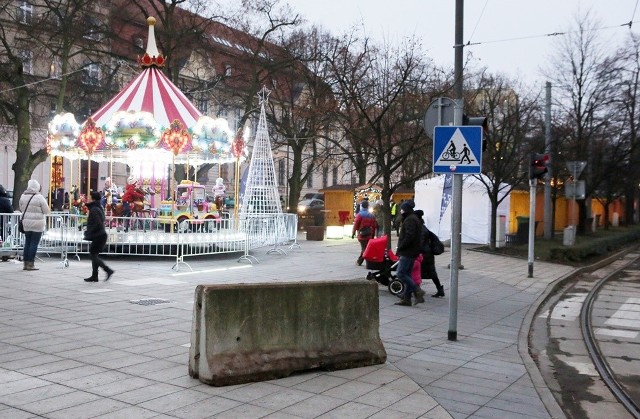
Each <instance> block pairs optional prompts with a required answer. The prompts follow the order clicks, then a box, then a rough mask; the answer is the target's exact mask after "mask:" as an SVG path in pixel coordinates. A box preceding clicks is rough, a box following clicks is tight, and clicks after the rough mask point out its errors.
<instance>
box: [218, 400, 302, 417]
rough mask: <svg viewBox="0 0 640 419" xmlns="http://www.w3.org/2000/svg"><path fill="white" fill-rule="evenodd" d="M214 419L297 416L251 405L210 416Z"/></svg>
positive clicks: (243, 405)
mask: <svg viewBox="0 0 640 419" xmlns="http://www.w3.org/2000/svg"><path fill="white" fill-rule="evenodd" d="M212 417H213V418H215V419H238V418H264V417H272V418H281V419H287V418H297V416H294V415H289V414H287V413H284V412H283V411H279V412H274V411H272V410H269V409H265V408H264V407H258V406H254V405H252V404H242V405H240V406H237V407H234V408H233V409H229V410H225V411H224V412H222V413H218V414H216V415H214V416H212Z"/></svg>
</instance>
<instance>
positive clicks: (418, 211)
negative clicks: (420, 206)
mask: <svg viewBox="0 0 640 419" xmlns="http://www.w3.org/2000/svg"><path fill="white" fill-rule="evenodd" d="M413 213H414V214H415V215H417V216H418V218H422V217H423V216H424V211H422V210H415V211H414V212H413Z"/></svg>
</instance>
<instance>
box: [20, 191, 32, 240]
mask: <svg viewBox="0 0 640 419" xmlns="http://www.w3.org/2000/svg"><path fill="white" fill-rule="evenodd" d="M34 196H36V194H33V195H31V198H30V199H29V202H27V206H26V207H24V212H23V213H22V216H21V217H20V221H18V231H19V232H20V233H22V234H24V223H23V222H22V220H24V214H25V213H26V212H27V209H29V204H30V203H31V200H32V199H33V197H34Z"/></svg>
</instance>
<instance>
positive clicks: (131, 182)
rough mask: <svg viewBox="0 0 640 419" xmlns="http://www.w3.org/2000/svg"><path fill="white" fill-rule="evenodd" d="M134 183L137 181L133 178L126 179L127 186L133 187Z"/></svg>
mask: <svg viewBox="0 0 640 419" xmlns="http://www.w3.org/2000/svg"><path fill="white" fill-rule="evenodd" d="M136 183H138V179H136V178H134V177H133V176H129V179H127V184H129V185H135V184H136Z"/></svg>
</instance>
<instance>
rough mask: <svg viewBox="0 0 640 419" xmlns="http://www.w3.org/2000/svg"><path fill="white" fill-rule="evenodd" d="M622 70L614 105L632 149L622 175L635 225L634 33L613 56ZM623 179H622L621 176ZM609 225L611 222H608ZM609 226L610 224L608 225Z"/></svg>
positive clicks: (639, 167) (638, 45)
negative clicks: (624, 178)
mask: <svg viewBox="0 0 640 419" xmlns="http://www.w3.org/2000/svg"><path fill="white" fill-rule="evenodd" d="M612 60H613V61H614V62H615V63H617V64H616V65H617V67H618V70H617V71H616V74H615V80H614V82H613V86H614V88H613V91H612V92H613V96H614V98H615V102H614V104H613V106H615V108H616V109H617V111H618V112H617V118H616V119H617V121H618V124H619V126H620V127H621V129H622V133H621V138H620V140H623V141H625V142H626V144H627V147H628V158H627V159H625V160H624V167H622V173H625V175H626V179H627V180H626V182H625V185H624V196H625V214H626V217H625V221H626V222H627V223H628V224H632V223H635V220H634V218H635V217H634V214H637V211H638V210H637V206H636V205H635V204H636V203H637V202H638V188H637V185H638V183H640V104H639V99H640V39H639V38H638V36H637V35H634V34H633V33H630V35H629V37H628V39H627V41H626V43H625V45H624V46H623V47H622V48H620V49H619V50H618V51H617V52H616V54H615V55H614V56H613V57H612ZM618 178H619V177H618ZM605 222H608V219H605ZM605 225H606V224H605Z"/></svg>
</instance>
